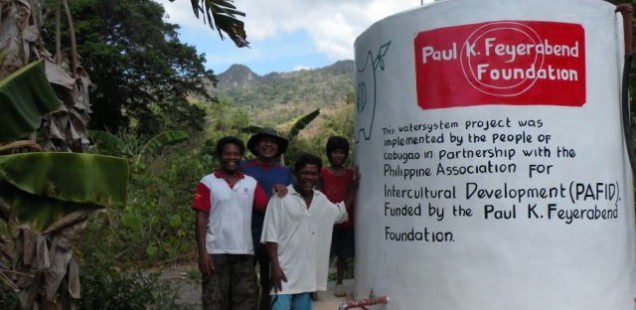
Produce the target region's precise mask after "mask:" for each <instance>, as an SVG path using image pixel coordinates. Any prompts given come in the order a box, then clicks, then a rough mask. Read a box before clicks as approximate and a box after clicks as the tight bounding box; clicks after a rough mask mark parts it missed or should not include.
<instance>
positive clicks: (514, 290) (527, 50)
mask: <svg viewBox="0 0 636 310" xmlns="http://www.w3.org/2000/svg"><path fill="white" fill-rule="evenodd" d="M614 9H615V7H614V6H613V5H611V4H609V3H607V2H604V1H601V0H549V1H548V0H526V1H516V0H515V1H512V0H509V1H506V0H480V1H478V0H448V1H439V2H435V3H433V4H430V5H427V6H423V7H420V8H417V9H414V10H411V11H407V12H403V13H400V14H397V15H394V16H391V17H388V18H386V19H383V20H381V21H379V22H377V23H375V24H374V25H373V26H371V27H370V28H369V29H368V30H367V31H365V32H364V33H363V34H362V35H360V36H359V37H358V38H357V40H356V43H355V53H356V60H355V62H356V69H357V72H356V87H357V94H356V107H357V119H356V132H355V139H356V142H357V144H356V161H357V164H358V165H359V167H360V171H361V175H362V179H361V185H360V192H359V195H358V202H357V208H358V211H357V212H356V216H357V217H356V223H355V224H356V242H357V244H356V270H355V276H356V281H355V282H356V288H355V294H356V298H365V297H366V296H368V295H369V293H370V292H371V291H373V293H374V294H375V295H388V296H389V297H390V303H389V304H388V305H386V306H378V307H379V308H380V309H432V310H451V309H452V310H463V309H467V310H550V309H552V310H566V309H573V310H600V309H603V310H608V309H609V310H627V309H630V310H631V309H633V305H634V301H633V297H634V294H633V293H634V289H633V288H634V285H633V282H634V259H635V258H634V256H635V255H634V238H633V236H634V225H633V221H634V216H633V187H632V173H631V170H630V168H629V164H628V160H627V155H626V151H625V150H626V148H625V146H624V138H623V132H622V129H621V109H620V94H621V83H620V82H621V73H622V66H623V44H624V43H623V32H622V18H621V17H620V15H617V14H616V13H615V12H614Z"/></svg>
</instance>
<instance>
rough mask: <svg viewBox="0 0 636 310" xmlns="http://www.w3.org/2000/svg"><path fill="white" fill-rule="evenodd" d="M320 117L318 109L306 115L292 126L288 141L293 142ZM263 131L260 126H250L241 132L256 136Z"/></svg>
mask: <svg viewBox="0 0 636 310" xmlns="http://www.w3.org/2000/svg"><path fill="white" fill-rule="evenodd" d="M318 115H320V109H316V110H314V111H312V112H310V113H308V114H306V115H303V116H301V117H300V118H299V119H298V120H297V121H295V122H294V124H293V125H292V126H291V128H290V129H289V131H288V132H287V134H286V137H287V140H289V141H292V140H294V138H296V137H297V136H298V134H300V132H301V131H302V130H303V129H305V127H307V126H308V125H309V124H310V123H311V122H313V121H314V119H316V117H318ZM262 129H263V127H262V126H258V125H250V126H247V127H243V128H241V132H244V133H249V134H255V133H257V132H259V131H261V130H262Z"/></svg>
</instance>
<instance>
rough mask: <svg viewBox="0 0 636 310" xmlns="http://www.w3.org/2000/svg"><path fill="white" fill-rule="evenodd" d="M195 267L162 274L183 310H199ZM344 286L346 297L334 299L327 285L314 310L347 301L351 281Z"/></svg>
mask: <svg viewBox="0 0 636 310" xmlns="http://www.w3.org/2000/svg"><path fill="white" fill-rule="evenodd" d="M197 277H198V270H197V267H196V266H175V267H173V268H167V269H165V270H164V271H163V272H162V275H161V277H160V280H161V281H169V282H170V284H171V285H173V287H174V288H175V289H177V290H178V299H177V304H178V305H179V306H181V307H182V308H183V309H201V284H200V282H199V279H198V278H197ZM344 286H345V288H346V290H347V292H349V293H350V294H349V295H348V297H335V296H334V295H333V290H334V287H335V282H333V281H331V282H329V284H328V285H327V291H325V292H318V300H316V301H315V302H314V310H337V309H338V306H340V304H341V303H343V302H345V301H347V300H349V298H350V297H349V296H351V291H353V280H345V282H344Z"/></svg>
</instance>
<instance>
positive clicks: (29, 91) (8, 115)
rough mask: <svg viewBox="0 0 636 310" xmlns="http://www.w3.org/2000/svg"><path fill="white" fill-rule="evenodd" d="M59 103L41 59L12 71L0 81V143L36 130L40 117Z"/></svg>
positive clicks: (55, 107)
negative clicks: (0, 118) (0, 120)
mask: <svg viewBox="0 0 636 310" xmlns="http://www.w3.org/2000/svg"><path fill="white" fill-rule="evenodd" d="M60 104H61V102H60V101H59V100H58V98H57V97H56V96H55V92H54V91H53V88H52V87H51V85H50V84H49V81H48V80H47V78H46V75H45V74H44V69H43V65H42V62H33V63H31V64H29V65H27V66H24V67H22V68H21V69H20V70H17V71H15V72H13V73H12V74H11V75H9V76H7V77H6V78H5V79H3V80H2V81H0V116H1V117H2V122H0V142H2V141H11V140H17V139H20V138H22V137H24V136H26V135H28V134H30V133H31V132H33V131H35V130H36V129H37V128H38V127H39V126H40V120H41V118H42V116H44V115H46V114H47V113H49V112H52V111H54V110H55V109H57V108H58V107H59V106H60Z"/></svg>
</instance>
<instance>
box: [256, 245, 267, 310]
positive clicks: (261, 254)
mask: <svg viewBox="0 0 636 310" xmlns="http://www.w3.org/2000/svg"><path fill="white" fill-rule="evenodd" d="M256 264H258V266H259V267H258V268H259V270H260V272H259V273H260V274H259V278H260V280H259V282H260V285H261V295H260V298H259V300H258V305H259V306H258V309H259V310H269V303H270V297H269V291H270V279H269V255H267V247H266V246H265V245H264V244H262V243H257V244H255V245H254V265H256Z"/></svg>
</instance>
